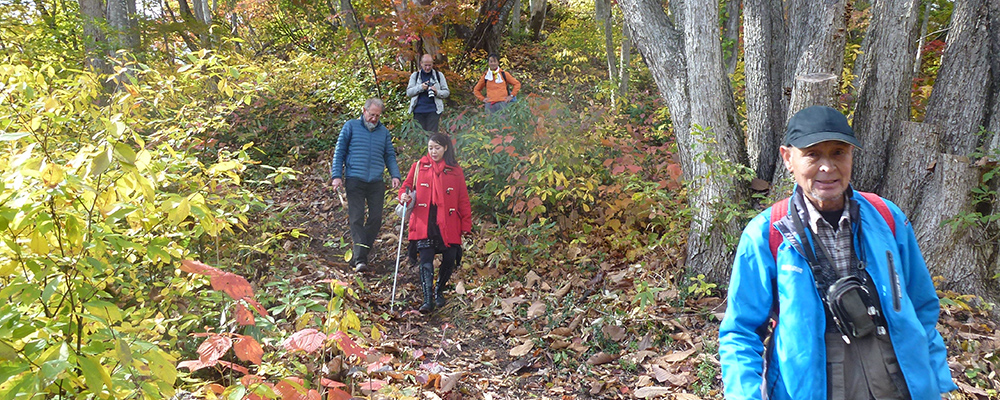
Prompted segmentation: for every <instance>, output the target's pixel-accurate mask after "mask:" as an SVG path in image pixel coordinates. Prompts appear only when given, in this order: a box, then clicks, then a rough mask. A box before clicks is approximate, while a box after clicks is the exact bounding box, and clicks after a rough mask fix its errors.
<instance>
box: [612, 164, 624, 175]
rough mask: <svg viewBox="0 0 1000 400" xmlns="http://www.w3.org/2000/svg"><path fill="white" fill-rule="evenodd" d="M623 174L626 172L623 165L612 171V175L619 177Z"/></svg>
mask: <svg viewBox="0 0 1000 400" xmlns="http://www.w3.org/2000/svg"><path fill="white" fill-rule="evenodd" d="M622 172H625V166H622V165H616V166H615V167H614V168H612V169H611V173H612V174H614V175H618V174H620V173H622Z"/></svg>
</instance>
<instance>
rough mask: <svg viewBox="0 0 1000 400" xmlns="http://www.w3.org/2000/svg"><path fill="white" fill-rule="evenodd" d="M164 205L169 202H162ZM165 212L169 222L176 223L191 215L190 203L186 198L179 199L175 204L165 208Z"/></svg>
mask: <svg viewBox="0 0 1000 400" xmlns="http://www.w3.org/2000/svg"><path fill="white" fill-rule="evenodd" d="M164 206H169V203H167V204H164ZM167 213H168V214H167V215H168V218H170V223H171V224H174V225H178V224H180V223H181V222H184V220H185V219H187V217H188V216H189V215H191V203H189V202H188V199H181V201H180V202H179V203H177V205H176V206H174V207H172V208H171V209H170V210H167Z"/></svg>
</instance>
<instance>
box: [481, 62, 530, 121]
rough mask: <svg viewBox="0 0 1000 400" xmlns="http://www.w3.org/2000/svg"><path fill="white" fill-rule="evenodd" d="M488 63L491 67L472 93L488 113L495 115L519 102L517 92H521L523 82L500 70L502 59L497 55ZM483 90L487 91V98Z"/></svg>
mask: <svg viewBox="0 0 1000 400" xmlns="http://www.w3.org/2000/svg"><path fill="white" fill-rule="evenodd" d="M486 63H487V65H489V69H487V70H486V74H485V75H483V77H482V78H479V82H477V83H476V87H475V88H473V89H472V93H473V94H475V95H476V98H478V99H479V101H482V102H483V103H484V105H485V107H486V111H488V112H490V113H493V112H496V111H500V110H502V109H503V108H504V107H507V105H508V104H510V103H513V102H514V101H515V100H517V92H519V91H521V82H518V80H517V79H516V78H514V76H513V75H511V74H510V73H509V72H507V71H504V70H502V69H500V58H499V57H498V56H497V55H496V54H490V56H489V58H487V61H486ZM483 89H486V95H485V96H483V93H482V91H483Z"/></svg>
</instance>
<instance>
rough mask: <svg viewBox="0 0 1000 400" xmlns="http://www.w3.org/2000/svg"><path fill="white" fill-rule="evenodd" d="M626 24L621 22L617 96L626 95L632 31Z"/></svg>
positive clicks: (630, 60) (630, 59)
mask: <svg viewBox="0 0 1000 400" xmlns="http://www.w3.org/2000/svg"><path fill="white" fill-rule="evenodd" d="M629 31H630V29H629V27H628V24H622V52H621V57H619V58H618V61H619V62H620V63H621V64H619V65H618V72H619V75H618V97H625V96H626V95H628V80H629V78H630V77H629V65H630V64H631V63H632V33H631V32H629Z"/></svg>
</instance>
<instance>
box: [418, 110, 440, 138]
mask: <svg viewBox="0 0 1000 400" xmlns="http://www.w3.org/2000/svg"><path fill="white" fill-rule="evenodd" d="M413 119H414V120H416V121H417V123H418V124H420V126H421V127H422V128H424V130H425V131H428V132H434V133H437V131H438V123H439V122H441V114H438V113H436V112H429V113H413Z"/></svg>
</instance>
